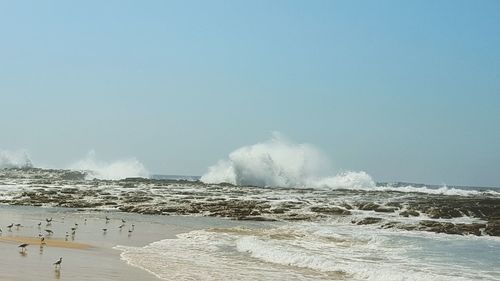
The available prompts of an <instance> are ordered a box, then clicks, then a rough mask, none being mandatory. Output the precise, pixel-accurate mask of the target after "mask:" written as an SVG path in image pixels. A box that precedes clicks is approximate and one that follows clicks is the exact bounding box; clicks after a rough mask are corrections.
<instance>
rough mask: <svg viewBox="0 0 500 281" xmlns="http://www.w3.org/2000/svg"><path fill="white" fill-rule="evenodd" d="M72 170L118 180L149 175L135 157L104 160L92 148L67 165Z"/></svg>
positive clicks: (95, 176)
mask: <svg viewBox="0 0 500 281" xmlns="http://www.w3.org/2000/svg"><path fill="white" fill-rule="evenodd" d="M69 168H70V169H72V170H80V171H86V172H87V175H88V176H87V178H89V179H92V178H97V179H109V180H118V179H124V178H130V177H142V178H147V177H149V172H148V170H147V169H146V167H144V165H143V164H142V163H141V162H139V160H137V159H135V158H129V159H124V160H117V161H113V162H106V161H101V160H98V159H97V157H96V153H95V151H94V150H91V151H89V153H88V154H87V156H86V157H85V158H83V159H81V160H79V161H77V162H75V163H73V164H72V165H70V167H69Z"/></svg>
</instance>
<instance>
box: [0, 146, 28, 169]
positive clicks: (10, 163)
mask: <svg viewBox="0 0 500 281" xmlns="http://www.w3.org/2000/svg"><path fill="white" fill-rule="evenodd" d="M31 167H33V163H32V162H31V159H30V157H29V156H28V153H27V152H26V151H25V150H15V151H9V150H0V169H4V168H31Z"/></svg>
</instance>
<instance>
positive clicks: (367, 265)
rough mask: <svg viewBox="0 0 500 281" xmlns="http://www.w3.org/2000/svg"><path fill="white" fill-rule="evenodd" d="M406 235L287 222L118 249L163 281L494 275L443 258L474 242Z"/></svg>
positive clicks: (485, 277) (487, 244) (479, 277)
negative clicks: (279, 224)
mask: <svg viewBox="0 0 500 281" xmlns="http://www.w3.org/2000/svg"><path fill="white" fill-rule="evenodd" d="M407 233H410V232H402V233H399V232H390V231H386V230H385V231H382V232H380V231H379V230H376V229H371V228H359V227H356V226H352V224H345V225H342V224H333V225H325V224H317V223H293V224H292V223H291V224H285V225H283V226H280V227H276V228H270V229H248V228H231V229H213V230H197V231H192V232H189V233H185V234H181V235H178V239H166V240H162V241H159V242H155V243H152V244H150V245H148V246H146V247H142V248H141V247H123V246H119V247H117V249H119V250H122V251H123V253H122V258H123V259H124V260H126V261H127V262H128V263H130V264H131V265H134V266H138V267H141V268H143V269H146V270H148V271H150V272H152V273H153V274H155V275H156V276H158V277H159V278H162V279H164V280H200V279H202V280H217V279H219V280H332V279H334V280H337V279H345V280H425V281H430V280H496V279H495V278H496V277H498V276H499V274H500V271H498V270H491V269H490V267H491V265H485V266H483V267H482V268H480V267H477V266H476V265H469V264H468V263H467V259H460V258H455V257H453V255H452V256H450V255H449V252H450V251H452V252H453V251H454V249H455V247H456V246H458V247H462V246H467V245H468V246H467V247H472V248H473V247H474V245H476V244H477V243H478V240H475V238H474V239H470V241H469V240H468V239H467V238H463V237H460V238H461V239H460V240H457V241H455V240H451V241H450V242H449V243H448V244H445V245H443V244H442V243H441V241H434V238H435V237H434V236H428V235H426V234H425V233H424V234H423V235H420V234H419V233H412V235H409V234H407ZM481 243H482V245H481V247H486V248H488V247H492V246H493V247H494V246H496V245H498V244H497V243H498V241H489V240H481ZM427 245H430V246H427ZM436 245H439V247H438V248H437V249H436ZM440 247H444V248H442V249H440ZM486 248H485V249H486ZM490 252H491V251H490ZM457 253H458V252H457ZM490 255H491V253H490ZM436 259H437V260H436Z"/></svg>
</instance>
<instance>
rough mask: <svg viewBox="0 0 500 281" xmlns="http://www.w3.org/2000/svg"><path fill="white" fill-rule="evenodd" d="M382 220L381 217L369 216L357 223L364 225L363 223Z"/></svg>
mask: <svg viewBox="0 0 500 281" xmlns="http://www.w3.org/2000/svg"><path fill="white" fill-rule="evenodd" d="M381 221H382V219H381V218H373V217H367V218H364V219H362V220H360V221H358V222H357V223H356V224H358V225H362V224H374V223H379V222H381Z"/></svg>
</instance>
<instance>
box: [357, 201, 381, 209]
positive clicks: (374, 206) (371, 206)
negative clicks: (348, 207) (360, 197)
mask: <svg viewBox="0 0 500 281" xmlns="http://www.w3.org/2000/svg"><path fill="white" fill-rule="evenodd" d="M377 208H380V205H379V204H377V203H365V204H361V205H359V207H358V209H360V210H363V211H374V210H375V209H377Z"/></svg>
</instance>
